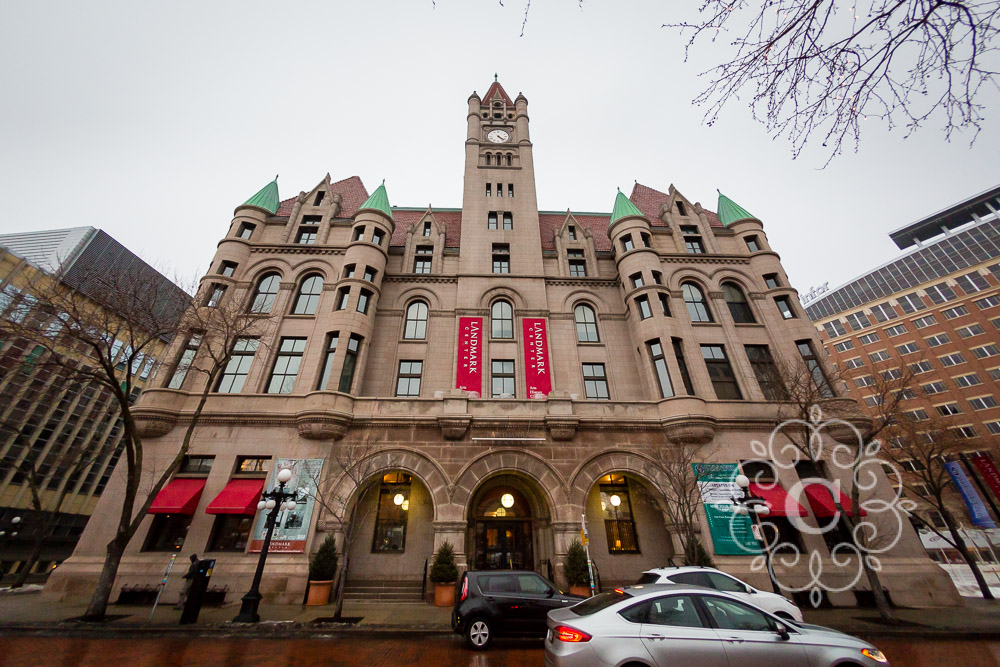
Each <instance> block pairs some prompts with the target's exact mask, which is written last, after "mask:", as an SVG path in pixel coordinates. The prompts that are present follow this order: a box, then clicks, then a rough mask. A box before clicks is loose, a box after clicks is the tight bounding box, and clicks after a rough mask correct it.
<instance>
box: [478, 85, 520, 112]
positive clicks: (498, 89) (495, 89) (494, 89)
mask: <svg viewBox="0 0 1000 667" xmlns="http://www.w3.org/2000/svg"><path fill="white" fill-rule="evenodd" d="M496 93H500V97H501V98H502V99H503V101H504V102H506V103H507V104H508V106H514V103H513V102H511V100H510V97H508V95H507V91H506V90H504V89H503V86H501V85H500V84H499V83H498V82H496V81H494V82H493V84H492V85H491V86H490V89H489V90H487V91H486V94H485V95H483V102H486V103H489V102H492V101H493V96H494V95H495V94H496Z"/></svg>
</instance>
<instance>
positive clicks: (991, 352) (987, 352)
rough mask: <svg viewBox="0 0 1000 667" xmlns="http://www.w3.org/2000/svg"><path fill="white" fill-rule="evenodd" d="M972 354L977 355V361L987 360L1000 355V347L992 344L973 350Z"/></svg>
mask: <svg viewBox="0 0 1000 667" xmlns="http://www.w3.org/2000/svg"><path fill="white" fill-rule="evenodd" d="M972 354H974V355H976V359H987V358H989V357H995V356H997V355H998V354H1000V347H997V345H996V344H994V343H990V344H989V345H982V346H980V347H974V348H972Z"/></svg>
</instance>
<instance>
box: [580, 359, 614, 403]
mask: <svg viewBox="0 0 1000 667" xmlns="http://www.w3.org/2000/svg"><path fill="white" fill-rule="evenodd" d="M583 387H584V390H585V391H586V392H587V398H591V399H597V400H607V399H608V398H610V396H609V395H608V376H607V375H606V374H605V372H604V364H583Z"/></svg>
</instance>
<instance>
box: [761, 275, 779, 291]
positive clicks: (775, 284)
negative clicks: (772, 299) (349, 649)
mask: <svg viewBox="0 0 1000 667" xmlns="http://www.w3.org/2000/svg"><path fill="white" fill-rule="evenodd" d="M764 285H766V286H767V288H768V289H777V288H779V287H781V281H780V280H778V274H777V273H765V274H764Z"/></svg>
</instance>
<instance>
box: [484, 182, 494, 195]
mask: <svg viewBox="0 0 1000 667" xmlns="http://www.w3.org/2000/svg"><path fill="white" fill-rule="evenodd" d="M486 196H487V197H492V196H493V184H492V183H487V184H486Z"/></svg>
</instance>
